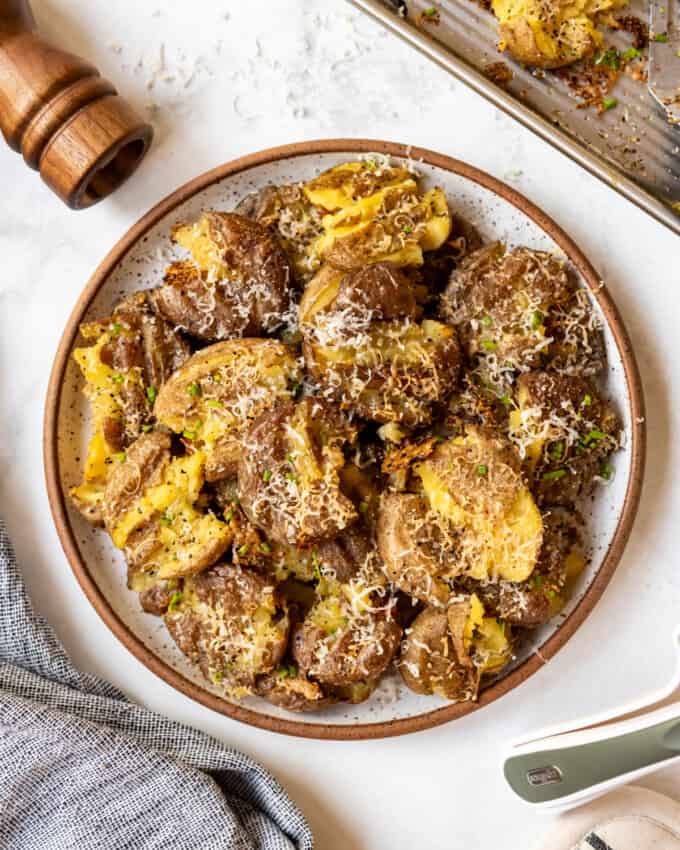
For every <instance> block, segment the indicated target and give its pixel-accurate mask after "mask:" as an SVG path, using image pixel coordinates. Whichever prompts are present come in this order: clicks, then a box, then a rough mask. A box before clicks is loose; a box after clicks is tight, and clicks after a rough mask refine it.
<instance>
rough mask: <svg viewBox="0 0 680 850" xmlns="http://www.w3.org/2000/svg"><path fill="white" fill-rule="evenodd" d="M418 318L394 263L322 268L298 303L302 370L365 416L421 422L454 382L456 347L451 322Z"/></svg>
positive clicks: (409, 289) (409, 290)
mask: <svg viewBox="0 0 680 850" xmlns="http://www.w3.org/2000/svg"><path fill="white" fill-rule="evenodd" d="M419 317H420V310H419V307H418V306H417V304H416V301H415V296H414V292H413V287H412V284H411V282H410V281H409V279H408V278H407V277H406V276H405V275H404V274H403V272H401V271H400V270H399V269H398V268H396V267H395V266H394V265H392V264H390V263H376V264H373V265H370V266H366V267H364V268H361V269H357V270H355V271H353V272H349V273H346V274H343V273H341V272H337V271H336V270H335V269H332V268H331V267H329V266H324V267H322V268H321V270H320V271H319V272H318V274H317V275H316V276H315V278H314V279H313V280H312V282H311V283H310V285H309V287H308V288H307V290H306V291H305V294H304V296H303V299H302V302H301V304H300V330H301V332H302V335H303V340H304V342H303V353H304V357H305V362H306V364H307V368H308V369H309V371H310V372H311V374H312V375H313V376H314V377H315V378H316V379H317V380H318V381H319V383H320V384H321V385H322V389H323V391H324V393H325V394H326V395H327V396H329V397H331V398H333V399H335V400H336V401H338V402H339V403H340V405H341V406H342V407H343V408H346V409H350V410H352V411H353V412H354V413H356V414H358V415H359V416H361V417H363V418H365V419H372V420H374V421H378V422H395V421H396V422H401V423H403V424H405V425H411V426H412V425H421V424H425V423H427V422H429V421H430V419H431V417H432V407H433V405H435V404H436V403H438V402H440V401H442V400H444V399H445V398H446V397H447V396H448V395H449V394H450V393H452V392H453V391H454V390H455V388H456V384H457V381H458V375H459V371H460V348H459V345H458V340H457V338H456V333H455V331H454V330H453V329H452V328H450V327H448V326H447V325H444V324H442V323H440V322H435V321H432V320H429V319H426V320H423V321H422V322H419V321H418V319H419Z"/></svg>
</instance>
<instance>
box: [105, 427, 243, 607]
mask: <svg viewBox="0 0 680 850" xmlns="http://www.w3.org/2000/svg"><path fill="white" fill-rule="evenodd" d="M204 462H205V456H204V455H203V453H202V452H195V453H194V454H192V455H187V456H185V457H178V458H172V457H171V455H170V438H169V437H168V435H167V434H163V433H160V432H159V433H149V434H143V435H142V436H141V437H140V438H139V439H138V440H137V441H136V442H135V443H133V445H132V446H130V448H129V450H128V452H127V456H126V459H125V460H124V461H122V462H121V463H118V464H117V465H116V466H115V468H114V469H113V470H112V472H111V474H110V476H109V479H108V481H107V484H106V490H105V492H104V502H103V515H104V522H105V525H106V530H107V531H108V532H109V534H110V535H111V539H112V541H113V543H114V545H115V546H117V547H118V548H119V549H123V550H124V552H125V555H126V558H127V561H128V566H129V571H130V572H129V584H130V588H131V589H132V590H136V591H138V592H143V591H148V590H149V589H150V588H151V587H153V586H155V585H157V584H158V583H160V582H163V581H167V580H169V579H178V578H183V577H185V576H188V575H192V574H193V573H196V572H200V571H201V570H204V569H206V568H207V567H209V566H210V565H211V564H214V563H215V562H216V561H217V560H218V559H219V558H220V557H221V556H222V554H223V553H224V552H225V551H226V549H227V547H228V546H229V544H230V542H231V539H232V533H231V531H230V529H229V527H228V526H227V525H226V524H225V523H223V522H221V521H220V520H218V519H217V517H216V516H214V514H212V513H210V512H209V511H205V512H204V511H201V510H200V509H198V508H197V506H196V502H197V500H198V498H199V494H200V491H201V488H202V487H203V481H204V478H203V465H204Z"/></svg>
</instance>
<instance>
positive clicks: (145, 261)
mask: <svg viewBox="0 0 680 850" xmlns="http://www.w3.org/2000/svg"><path fill="white" fill-rule="evenodd" d="M366 153H382V154H387V155H389V156H391V157H395V158H397V159H399V158H403V159H410V160H413V161H415V164H416V165H417V167H418V169H419V171H420V172H421V174H422V176H423V180H424V185H426V186H431V185H438V186H440V187H441V188H442V189H444V191H445V192H446V194H447V196H448V199H449V203H450V205H451V207H452V209H453V210H454V211H455V212H457V213H459V214H460V215H462V216H464V217H465V218H466V219H468V220H469V221H470V222H472V223H473V224H474V225H475V226H476V227H477V228H478V229H479V231H480V232H481V234H482V236H483V237H484V238H485V239H486V240H487V241H488V240H492V239H500V240H503V241H505V242H507V243H508V244H510V245H512V244H523V245H528V246H530V247H532V248H538V249H543V250H549V251H554V252H556V253H558V254H560V255H562V256H564V257H566V258H567V259H568V261H569V263H570V265H571V267H572V269H573V270H574V271H575V273H576V274H577V275H578V276H579V278H580V280H581V282H582V284H583V285H584V286H586V287H588V288H589V290H590V293H591V295H592V299H593V301H594V303H595V304H596V305H597V309H598V311H599V313H600V315H601V316H602V318H603V320H604V325H605V339H606V347H607V355H608V359H609V368H608V372H607V375H606V376H605V378H604V381H603V390H604V392H605V393H606V395H607V396H608V397H609V398H610V399H611V400H612V401H613V402H614V404H615V405H616V407H617V409H618V411H619V415H620V416H621V419H622V422H623V428H624V444H623V448H622V449H621V451H619V452H618V453H617V454H616V455H615V457H614V461H613V464H614V467H615V470H616V474H615V476H614V479H613V481H612V482H611V483H610V484H609V485H607V486H606V487H599V488H598V489H597V491H596V494H595V498H594V499H593V500H592V501H591V502H589V510H588V511H587V513H588V514H589V519H588V524H589V529H588V535H589V543H590V546H591V555H592V557H591V562H590V565H589V567H588V569H587V570H586V571H585V572H584V574H583V575H582V577H581V579H580V585H579V587H578V589H577V591H576V593H575V595H574V597H573V598H572V599H571V601H570V602H569V604H568V606H567V608H566V609H565V611H564V612H563V613H562V614H561V615H560V616H559V617H557V618H555V620H554V621H553V622H551V623H549V624H548V625H546V626H544V627H542V628H540V629H538V630H536V631H535V632H533V633H532V635H531V640H530V641H526V642H525V644H524V645H523V646H522V647H521V648H520V650H519V651H518V654H517V658H516V659H515V661H514V662H513V664H512V666H511V667H509V668H507V669H506V670H505V671H504V672H503V674H502V675H501V676H500V677H499V678H498V679H496V680H495V681H493V682H491V683H489V684H488V685H487V686H486V687H485V688H484V689H483V690H482V692H481V693H480V695H479V699H478V700H477V701H476V702H475V703H461V704H451V703H448V702H446V701H444V700H442V699H440V698H438V697H425V696H420V695H417V694H414V693H412V692H411V691H409V690H408V689H407V688H406V687H405V686H404V685H403V684H401V679H400V678H399V676H398V674H396V673H390V674H388V675H387V676H385V677H384V680H383V682H382V684H381V685H380V687H379V688H378V690H377V691H376V692H375V693H374V694H373V696H372V697H371V698H370V699H369V700H367V701H366V702H365V703H362V704H360V705H357V706H348V705H342V704H341V705H337V706H334V707H332V708H330V709H327V710H325V711H324V712H322V713H318V714H303V715H296V714H292V713H290V712H287V711H285V710H283V709H279V708H277V707H275V706H272V705H270V704H269V703H267V702H266V701H264V700H262V699H260V698H258V697H251V698H248V699H246V700H244V701H242V702H239V703H236V702H232V701H230V700H228V699H226V698H225V697H224V696H223V695H222V694H221V693H220V692H219V690H218V688H217V687H215V686H213V685H212V684H211V683H208V682H206V681H205V680H204V679H203V677H202V676H201V674H200V672H199V671H198V670H197V669H196V668H194V667H193V666H192V665H191V664H189V662H188V661H187V660H186V659H185V657H184V656H183V655H182V654H181V653H180V652H179V650H178V649H177V648H176V647H175V645H174V643H173V641H172V639H171V638H170V636H169V634H168V633H167V631H166V629H165V626H164V625H163V622H162V620H161V619H159V618H157V617H153V616H150V615H148V614H145V613H144V612H142V611H141V609H140V607H139V603H138V600H137V597H136V594H134V593H132V592H130V591H128V589H127V587H126V581H125V565H124V561H123V557H122V554H121V553H120V552H119V551H118V550H116V549H115V548H114V547H113V545H112V543H111V542H110V540H109V538H108V536H107V535H106V534H105V532H104V531H103V530H101V529H93V528H91V527H90V526H89V525H88V524H87V523H86V522H85V520H84V519H83V518H82V517H81V516H80V515H79V514H78V512H77V511H76V510H75V509H74V508H73V507H72V506H71V504H70V501H69V498H68V495H67V494H68V489H69V487H71V486H73V485H74V484H76V483H78V482H79V481H80V475H81V468H82V459H83V457H84V455H85V451H86V446H87V441H88V438H89V415H88V410H87V403H86V400H85V398H84V396H83V394H82V386H83V381H82V378H81V376H80V373H79V370H78V368H77V367H76V365H75V363H74V362H73V360H72V358H71V356H70V355H71V352H72V350H73V348H74V346H75V345H76V344H77V339H78V326H79V324H80V323H81V322H82V321H83V320H86V319H93V318H95V317H99V316H105V315H108V313H109V311H110V309H111V307H112V306H113V304H114V303H115V302H116V301H117V300H118V299H119V298H120V297H121V296H122V295H125V294H127V293H129V292H131V291H133V290H136V289H140V288H148V287H152V286H155V285H157V284H158V283H159V282H160V280H161V277H162V273H163V270H164V268H165V266H166V265H167V264H168V262H169V261H170V260H171V259H172V258H173V257H174V256H175V249H174V247H173V246H172V245H171V243H170V240H169V232H170V229H171V227H172V225H173V224H175V223H176V222H179V221H186V220H189V219H193V218H195V217H197V216H198V214H199V213H200V212H201V211H202V210H203V209H206V208H215V209H225V210H229V209H232V208H233V207H234V206H235V205H236V203H237V202H238V201H239V200H240V199H241V198H242V197H243V196H244V195H246V194H247V193H249V192H252V191H253V190H255V189H259V188H261V187H263V186H265V185H267V184H268V183H285V182H292V181H299V180H307V179H309V178H311V177H312V176H314V175H315V174H318V173H319V172H320V171H323V170H325V169H326V168H329V167H331V166H333V165H336V164H338V163H340V162H343V161H345V160H347V159H351V158H353V157H356V156H358V155H361V154H366ZM644 446H645V424H644V405H643V398H642V390H641V386H640V379H639V375H638V370H637V365H636V363H635V358H634V355H633V352H632V349H631V346H630V342H629V339H628V335H627V333H626V331H625V328H624V326H623V323H622V321H621V318H620V316H619V314H618V311H617V309H616V307H615V305H614V304H613V302H612V300H611V298H610V297H609V295H608V294H607V290H606V288H605V286H604V284H603V283H602V281H601V280H600V278H599V277H598V275H597V273H596V272H595V271H594V269H593V268H592V266H591V265H590V263H589V262H588V260H587V259H586V257H584V255H583V254H582V253H581V251H580V250H579V249H578V248H577V246H576V245H575V244H574V243H573V242H572V241H571V239H570V238H569V237H568V236H567V235H566V234H565V233H564V232H563V231H562V230H561V229H560V228H559V227H558V226H557V224H555V222H554V221H552V219H550V218H549V217H548V216H547V215H546V214H545V213H543V212H541V210H539V209H537V208H536V207H535V206H533V204H531V203H530V202H529V201H527V200H526V198H524V197H523V196H522V195H520V194H518V193H517V192H515V191H514V190H513V189H511V188H510V187H508V186H506V185H505V184H503V183H501V182H500V181H498V180H496V179H495V178H493V177H491V176H490V175H488V174H485V173H484V172H481V171H478V170H477V169H475V168H473V167H472V166H469V165H467V164H466V163H463V162H460V161H458V160H454V159H451V158H449V157H446V156H443V155H441V154H437V153H434V152H432V151H428V150H424V149H421V148H411V147H407V146H406V145H401V144H395V143H389V142H380V141H375V140H370V139H369V140H365V139H334V140H328V141H318V142H305V143H302V144H296V145H286V146H283V147H278V148H273V149H270V150H265V151H262V152H260V153H256V154H252V155H250V156H246V157H242V158H240V159H238V160H235V161H233V162H230V163H227V164H226V165H222V166H220V167H218V168H216V169H214V170H212V171H209V172H207V173H206V174H203V175H201V176H200V177H197V178H196V179H195V180H192V181H191V182H190V183H187V184H186V185H185V186H182V187H181V188H179V189H177V191H175V192H173V194H172V195H170V196H169V197H168V198H166V199H165V200H164V201H162V202H161V203H160V204H158V205H157V206H156V207H154V208H153V209H152V210H150V211H149V212H148V213H147V214H146V215H145V216H144V217H143V218H142V219H141V220H140V221H139V222H138V223H137V224H136V225H135V226H134V227H132V228H131V229H130V231H128V233H127V234H126V235H125V236H124V237H123V238H122V239H121V240H120V241H119V242H118V244H117V245H116V246H115V247H114V248H113V249H112V251H111V252H110V253H109V254H108V256H107V257H106V258H105V259H104V261H103V263H102V264H101V265H100V266H99V268H98V269H97V270H96V272H95V273H94V275H93V276H92V278H91V279H90V281H89V283H88V284H87V286H86V287H85V290H84V291H83V293H82V295H81V297H80V299H79V300H78V302H77V304H76V306H75V308H74V310H73V312H72V314H71V317H70V319H69V321H68V324H67V326H66V328H65V330H64V334H63V336H62V339H61V342H60V345H59V349H58V351H57V356H56V359H55V362H54V367H53V369H52V375H51V378H50V383H49V388H48V393H47V400H46V407H45V423H44V445H43V449H44V460H45V474H46V479H47V490H48V495H49V500H50V505H51V508H52V513H53V516H54V521H55V524H56V528H57V532H58V534H59V537H60V539H61V542H62V545H63V547H64V551H65V553H66V556H67V558H68V560H69V563H70V564H71V567H72V569H73V571H74V573H75V576H76V578H77V580H78V582H79V583H80V585H81V587H82V588H83V591H84V592H85V595H86V596H87V598H88V599H89V600H90V602H91V603H92V605H93V606H94V607H95V609H96V610H97V612H98V613H99V615H100V616H101V617H102V619H103V620H104V622H105V623H106V624H107V625H108V626H109V628H110V629H111V631H112V632H113V633H114V634H115V635H116V636H117V637H118V638H119V639H120V640H121V641H122V642H123V644H124V645H125V646H126V647H127V648H128V649H129V650H130V651H131V652H132V653H133V654H134V655H135V656H136V658H138V659H139V660H140V661H141V662H142V663H143V664H145V665H146V666H147V667H148V668H149V669H150V670H152V671H153V672H154V673H156V674H158V675H159V676H161V678H163V679H164V680H165V681H166V682H168V683H169V684H170V685H172V686H173V687H175V688H176V689H177V690H179V691H181V692H182V693H184V694H186V695H187V696H189V697H191V698H192V699H195V700H197V701H198V702H201V703H203V704H204V705H206V706H208V707H209V708H212V709H214V710H215V711H219V712H221V713H223V714H225V715H228V716H230V717H232V718H235V719H237V720H241V721H243V722H245V723H249V724H251V725H254V726H259V727H262V728H265V729H270V730H272V731H275V732H282V733H285V734H291V735H300V736H304V737H314V738H330V739H358V738H378V737H384V736H389V735H398V734H403V733H405V732H413V731H417V730H419V729H426V728H429V727H431V726H436V725H438V724H440V723H444V722H446V721H448V720H453V719H454V718H457V717H461V716H463V715H465V714H468V713H469V712H471V711H475V710H476V709H477V708H479V707H481V706H483V705H486V704H488V703H489V702H492V701H493V700H495V699H498V697H500V696H502V695H503V694H505V693H507V692H508V691H509V690H511V689H512V688H514V687H516V686H517V685H519V684H521V683H522V682H523V681H524V680H525V679H526V678H527V677H528V676H530V675H531V674H532V673H534V672H535V671H536V670H537V669H539V668H540V667H541V666H542V665H543V664H545V663H546V662H547V661H548V659H550V658H551V657H552V656H553V655H554V654H555V653H556V652H557V650H558V649H560V647H562V646H563V645H564V643H565V642H566V641H567V640H568V639H569V638H570V637H571V636H572V635H573V634H574V632H575V631H576V629H577V628H578V626H579V625H580V624H581V623H582V622H583V620H584V619H585V617H586V616H587V615H588V613H589V612H590V611H591V610H592V608H593V606H594V605H595V603H596V601H597V600H598V599H599V597H600V596H601V594H602V592H603V591H604V589H605V587H606V585H607V583H608V582H609V580H610V578H611V576H612V574H613V572H614V570H615V568H616V565H617V563H618V561H619V559H620V557H621V554H622V552H623V548H624V546H625V543H626V540H627V539H628V535H629V534H630V530H631V527H632V524H633V520H634V517H635V513H636V510H637V505H638V500H639V496H640V490H641V485H642V474H643V467H644Z"/></svg>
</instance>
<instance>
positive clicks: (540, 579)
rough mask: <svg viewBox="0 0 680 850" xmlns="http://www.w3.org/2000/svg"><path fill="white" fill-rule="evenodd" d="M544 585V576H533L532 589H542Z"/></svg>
mask: <svg viewBox="0 0 680 850" xmlns="http://www.w3.org/2000/svg"><path fill="white" fill-rule="evenodd" d="M542 584H543V576H541V575H536V576H531V586H532V587H541V585H542Z"/></svg>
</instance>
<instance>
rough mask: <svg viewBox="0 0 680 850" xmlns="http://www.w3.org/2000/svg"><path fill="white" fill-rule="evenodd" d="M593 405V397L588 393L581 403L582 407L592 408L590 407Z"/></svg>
mask: <svg viewBox="0 0 680 850" xmlns="http://www.w3.org/2000/svg"><path fill="white" fill-rule="evenodd" d="M592 403H593V397H592V396H591V395H589V394H588V393H586V395H584V396H583V401H582V402H581V407H590V405H591V404H592Z"/></svg>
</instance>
